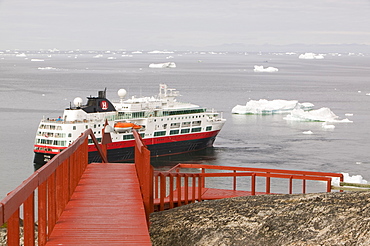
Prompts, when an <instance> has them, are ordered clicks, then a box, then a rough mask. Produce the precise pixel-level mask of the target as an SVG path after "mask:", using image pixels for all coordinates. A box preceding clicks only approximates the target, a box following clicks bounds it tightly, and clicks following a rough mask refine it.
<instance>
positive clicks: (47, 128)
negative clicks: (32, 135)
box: [39, 124, 62, 130]
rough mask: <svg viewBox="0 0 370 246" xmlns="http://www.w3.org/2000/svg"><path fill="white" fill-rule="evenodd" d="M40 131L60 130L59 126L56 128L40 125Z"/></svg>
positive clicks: (54, 126)
mask: <svg viewBox="0 0 370 246" xmlns="http://www.w3.org/2000/svg"><path fill="white" fill-rule="evenodd" d="M39 128H40V129H46V130H62V127H61V126H56V125H44V124H41V125H40V127H39Z"/></svg>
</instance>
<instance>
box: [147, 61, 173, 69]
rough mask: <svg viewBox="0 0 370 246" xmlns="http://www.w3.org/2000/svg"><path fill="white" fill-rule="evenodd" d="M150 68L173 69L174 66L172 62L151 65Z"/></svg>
mask: <svg viewBox="0 0 370 246" xmlns="http://www.w3.org/2000/svg"><path fill="white" fill-rule="evenodd" d="M149 67H150V68H175V67H176V64H175V63H174V62H165V63H151V64H149Z"/></svg>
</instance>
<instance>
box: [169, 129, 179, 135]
mask: <svg viewBox="0 0 370 246" xmlns="http://www.w3.org/2000/svg"><path fill="white" fill-rule="evenodd" d="M179 132H180V130H171V131H170V135H175V134H179Z"/></svg>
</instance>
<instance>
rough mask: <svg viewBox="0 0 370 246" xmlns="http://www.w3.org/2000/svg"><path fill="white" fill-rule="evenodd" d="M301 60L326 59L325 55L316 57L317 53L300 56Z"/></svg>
mask: <svg viewBox="0 0 370 246" xmlns="http://www.w3.org/2000/svg"><path fill="white" fill-rule="evenodd" d="M299 59H324V55H323V54H318V55H316V54H315V53H304V54H300V55H299Z"/></svg>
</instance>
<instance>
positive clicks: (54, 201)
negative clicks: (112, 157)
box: [0, 129, 107, 246]
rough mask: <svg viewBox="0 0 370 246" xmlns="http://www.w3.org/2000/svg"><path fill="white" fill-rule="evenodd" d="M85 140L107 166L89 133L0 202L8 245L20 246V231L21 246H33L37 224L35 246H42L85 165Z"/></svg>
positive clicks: (88, 131)
mask: <svg viewBox="0 0 370 246" xmlns="http://www.w3.org/2000/svg"><path fill="white" fill-rule="evenodd" d="M88 136H90V137H91V138H92V139H93V141H94V143H95V146H96V148H97V149H98V151H99V154H100V156H101V158H102V160H103V162H107V158H106V155H105V153H104V152H103V151H102V149H101V148H100V145H99V144H98V142H97V140H96V138H95V136H94V134H93V131H92V130H91V129H88V130H86V131H85V132H84V133H83V134H82V135H81V136H80V137H79V138H78V139H76V140H75V141H74V142H73V143H72V145H70V146H69V147H68V148H67V149H65V150H64V151H63V152H61V153H59V154H58V155H56V156H55V157H54V158H53V159H51V160H50V161H49V162H48V163H46V164H45V165H44V166H42V167H41V168H40V169H39V170H37V171H35V172H34V173H33V174H32V175H31V176H30V177H29V178H28V179H26V180H25V181H23V183H22V184H21V185H19V186H18V187H17V188H16V189H14V190H13V191H12V192H10V193H9V194H8V195H7V196H6V197H5V198H4V199H3V200H1V201H0V226H2V225H3V224H4V223H5V224H6V227H7V245H9V246H12V245H20V231H21V228H23V242H24V245H35V227H36V226H35V223H36V221H37V231H38V236H37V238H38V239H37V241H38V245H45V243H46V241H47V239H48V237H49V236H50V234H51V232H52V230H53V228H54V226H55V224H56V221H57V220H58V218H59V217H60V215H61V213H62V211H63V210H64V208H65V206H66V204H67V203H68V201H69V200H70V198H71V196H72V194H73V191H74V190H75V188H76V186H77V184H78V182H79V180H80V177H81V176H82V173H83V172H84V170H85V168H86V166H87V164H88ZM35 212H37V216H35ZM20 217H22V218H23V226H22V227H21V226H20V224H21V219H20ZM36 217H37V218H36ZM36 219H37V220H36Z"/></svg>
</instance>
